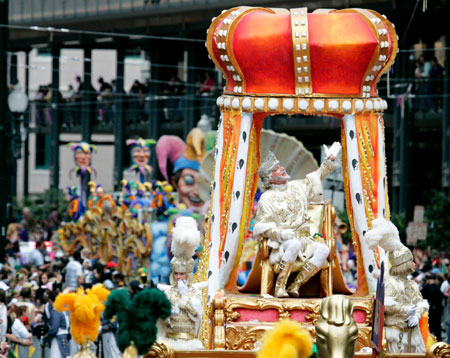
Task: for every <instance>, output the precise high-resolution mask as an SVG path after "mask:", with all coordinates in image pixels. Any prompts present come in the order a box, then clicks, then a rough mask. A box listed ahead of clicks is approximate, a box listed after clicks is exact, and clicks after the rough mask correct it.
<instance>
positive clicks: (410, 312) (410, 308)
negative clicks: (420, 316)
mask: <svg viewBox="0 0 450 358" xmlns="http://www.w3.org/2000/svg"><path fill="white" fill-rule="evenodd" d="M416 309H417V305H414V306H408V307H406V313H407V315H408V317H411V316H414V315H415V314H416Z"/></svg>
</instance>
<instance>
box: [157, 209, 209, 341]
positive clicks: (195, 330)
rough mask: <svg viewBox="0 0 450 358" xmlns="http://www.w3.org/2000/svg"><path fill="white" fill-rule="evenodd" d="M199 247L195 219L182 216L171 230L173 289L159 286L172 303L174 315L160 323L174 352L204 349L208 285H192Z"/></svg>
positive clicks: (163, 333)
mask: <svg viewBox="0 0 450 358" xmlns="http://www.w3.org/2000/svg"><path fill="white" fill-rule="evenodd" d="M199 245H200V231H199V230H198V228H197V222H196V221H195V220H194V219H193V218H192V217H187V216H180V217H178V218H177V221H176V223H175V227H174V228H173V229H172V246H171V250H172V253H173V255H174V257H173V258H172V260H171V261H170V265H171V268H172V272H171V274H170V286H167V285H158V287H161V289H162V290H163V291H164V292H165V293H166V295H167V297H168V298H169V300H170V302H171V303H172V315H171V316H170V318H169V319H168V320H167V321H165V322H163V323H162V324H161V327H162V329H161V331H160V336H161V338H162V339H164V340H166V341H167V342H168V343H169V344H170V345H171V346H172V347H173V348H174V349H175V350H196V349H203V345H202V342H200V340H199V339H198V336H199V329H200V323H201V320H202V318H203V302H202V291H201V288H202V287H206V282H204V283H197V284H192V282H193V279H194V277H193V274H192V272H193V270H194V259H193V258H192V256H193V255H194V254H195V250H196V249H197V248H198V247H199Z"/></svg>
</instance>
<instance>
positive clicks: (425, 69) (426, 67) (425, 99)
mask: <svg viewBox="0 0 450 358" xmlns="http://www.w3.org/2000/svg"><path fill="white" fill-rule="evenodd" d="M430 71H431V63H430V61H426V60H425V57H424V56H422V55H421V56H420V57H419V60H418V61H417V63H416V70H415V76H416V94H417V96H418V99H417V105H418V108H419V111H421V112H426V111H427V110H429V109H431V110H434V104H433V101H432V98H431V94H430V83H429V78H430Z"/></svg>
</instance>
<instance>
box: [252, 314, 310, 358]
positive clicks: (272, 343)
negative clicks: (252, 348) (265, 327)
mask: <svg viewBox="0 0 450 358" xmlns="http://www.w3.org/2000/svg"><path fill="white" fill-rule="evenodd" d="M312 347H313V340H312V337H311V334H310V333H309V332H308V331H307V330H306V329H304V328H302V327H301V326H300V323H298V322H295V321H291V320H283V321H281V322H279V323H278V324H277V325H276V326H275V329H274V330H273V331H269V332H267V333H266V334H265V336H264V338H263V346H262V347H261V350H260V351H259V352H258V354H257V358H307V357H309V356H310V355H311V354H312Z"/></svg>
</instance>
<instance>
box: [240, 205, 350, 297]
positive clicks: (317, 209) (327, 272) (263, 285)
mask: <svg viewBox="0 0 450 358" xmlns="http://www.w3.org/2000/svg"><path fill="white" fill-rule="evenodd" d="M308 215H309V217H310V219H309V225H310V230H311V233H312V234H314V233H319V234H321V235H322V237H323V239H324V240H325V243H326V245H327V246H328V248H329V249H330V254H329V255H328V259H327V261H326V263H325V264H324V265H323V267H322V269H321V271H320V272H319V273H318V274H317V275H315V276H314V277H312V278H311V279H310V280H309V281H308V282H306V283H305V285H303V286H302V287H301V288H300V297H304V298H305V297H316V298H317V297H325V296H331V295H332V294H336V293H340V294H351V293H352V292H351V291H350V290H349V289H348V287H347V285H346V284H345V282H344V279H343V277H342V272H341V268H340V265H339V260H338V257H337V248H336V241H335V239H334V221H335V218H336V211H335V209H334V207H333V206H332V205H331V204H330V203H319V204H313V203H311V204H310V205H309V207H308ZM269 255H270V247H269V246H268V239H267V238H262V240H261V241H260V243H259V250H258V253H257V255H256V258H255V262H254V263H253V266H252V270H251V271H250V274H249V276H248V279H247V282H246V283H245V285H244V286H242V287H240V288H239V291H240V292H245V293H257V292H259V293H260V295H261V296H262V295H267V294H269V295H273V293H274V287H275V275H276V274H278V273H279V267H278V265H275V266H272V265H271V264H270V263H269ZM302 266H303V264H302V261H301V260H300V259H297V261H296V262H295V263H294V265H293V267H292V270H291V279H292V277H295V275H292V273H294V272H299V271H300V270H301V269H302Z"/></svg>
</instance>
